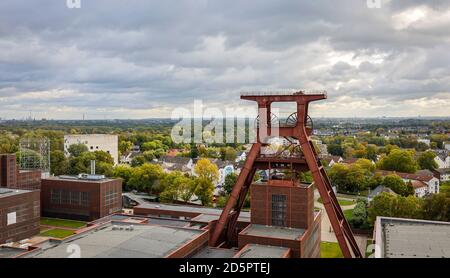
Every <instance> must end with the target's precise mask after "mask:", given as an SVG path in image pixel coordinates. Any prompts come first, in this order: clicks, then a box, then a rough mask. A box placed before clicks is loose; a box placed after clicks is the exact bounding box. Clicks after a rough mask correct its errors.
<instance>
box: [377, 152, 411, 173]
mask: <svg viewBox="0 0 450 278" xmlns="http://www.w3.org/2000/svg"><path fill="white" fill-rule="evenodd" d="M378 167H379V168H380V169H382V170H390V171H397V172H405V173H415V172H416V171H417V168H418V166H417V163H416V161H415V160H414V152H413V151H409V150H400V149H394V150H392V151H391V152H390V153H389V154H388V155H387V156H385V157H383V158H382V159H381V160H380V161H379V163H378Z"/></svg>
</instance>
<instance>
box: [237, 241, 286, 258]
mask: <svg viewBox="0 0 450 278" xmlns="http://www.w3.org/2000/svg"><path fill="white" fill-rule="evenodd" d="M289 250H290V248H286V247H279V246H270V245H259V244H247V245H246V246H244V248H242V250H241V251H240V252H239V254H237V256H236V258H249V259H264V258H284V257H285V256H286V254H287V253H288V252H289Z"/></svg>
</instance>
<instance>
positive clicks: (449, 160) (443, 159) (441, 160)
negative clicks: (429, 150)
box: [434, 151, 450, 169]
mask: <svg viewBox="0 0 450 278" xmlns="http://www.w3.org/2000/svg"><path fill="white" fill-rule="evenodd" d="M434 161H436V164H437V165H438V168H440V169H445V168H450V155H449V153H448V152H447V151H439V152H436V157H435V158H434Z"/></svg>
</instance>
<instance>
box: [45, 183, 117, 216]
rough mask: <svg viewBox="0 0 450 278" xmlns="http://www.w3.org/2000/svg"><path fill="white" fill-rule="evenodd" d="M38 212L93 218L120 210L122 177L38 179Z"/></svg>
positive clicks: (49, 214) (48, 214) (50, 214)
mask: <svg viewBox="0 0 450 278" xmlns="http://www.w3.org/2000/svg"><path fill="white" fill-rule="evenodd" d="M41 204H42V215H43V216H48V217H59V218H68V219H77V220H95V219H98V218H102V217H105V216H107V215H110V214H113V213H116V212H119V211H121V210H122V180H121V179H108V178H103V177H101V176H90V175H87V176H81V175H80V176H78V177H74V176H60V177H50V178H47V179H43V180H42V185H41Z"/></svg>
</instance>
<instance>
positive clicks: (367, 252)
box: [366, 239, 373, 258]
mask: <svg viewBox="0 0 450 278" xmlns="http://www.w3.org/2000/svg"><path fill="white" fill-rule="evenodd" d="M371 244H373V240H372V239H368V240H367V247H369V245H371ZM370 255H372V252H370V250H369V248H367V250H366V258H368V257H369V256H370Z"/></svg>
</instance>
